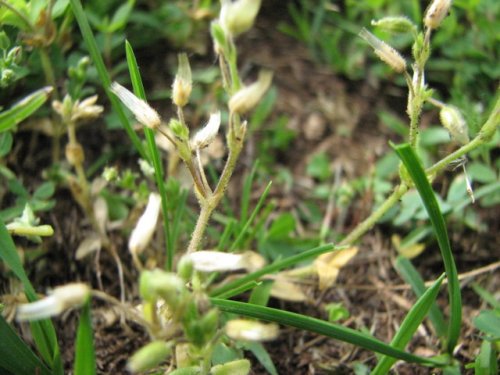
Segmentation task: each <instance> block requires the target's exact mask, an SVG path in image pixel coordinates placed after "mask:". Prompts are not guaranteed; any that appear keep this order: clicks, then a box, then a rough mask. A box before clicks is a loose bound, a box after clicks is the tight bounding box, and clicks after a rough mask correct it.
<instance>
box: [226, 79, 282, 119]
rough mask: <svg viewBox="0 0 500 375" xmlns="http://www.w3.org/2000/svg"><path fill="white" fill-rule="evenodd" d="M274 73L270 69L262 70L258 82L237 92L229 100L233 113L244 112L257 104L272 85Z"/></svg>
mask: <svg viewBox="0 0 500 375" xmlns="http://www.w3.org/2000/svg"><path fill="white" fill-rule="evenodd" d="M272 79H273V74H272V73H271V72H270V71H261V72H260V73H259V78H258V79H257V82H254V83H252V84H251V85H250V86H247V87H244V88H242V89H241V90H239V91H238V92H237V93H235V94H234V95H233V96H232V97H231V99H230V100H229V109H230V111H231V112H233V113H237V114H240V115H242V114H244V113H246V112H248V111H250V110H251V109H252V108H253V107H255V106H256V105H257V103H258V102H259V100H260V99H262V97H263V96H264V93H265V92H266V91H267V89H268V88H269V86H270V85H271V81H272Z"/></svg>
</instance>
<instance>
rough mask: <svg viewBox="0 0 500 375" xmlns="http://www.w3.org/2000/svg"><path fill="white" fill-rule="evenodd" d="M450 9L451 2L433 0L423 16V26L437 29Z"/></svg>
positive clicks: (449, 0)
mask: <svg viewBox="0 0 500 375" xmlns="http://www.w3.org/2000/svg"><path fill="white" fill-rule="evenodd" d="M450 8H451V0H433V1H432V3H431V5H429V7H428V8H427V11H426V12H425V16H424V25H425V26H427V27H428V28H429V29H437V28H438V27H439V25H441V22H443V19H444V18H445V17H446V16H447V15H448V12H449V10H450Z"/></svg>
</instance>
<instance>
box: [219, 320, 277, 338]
mask: <svg viewBox="0 0 500 375" xmlns="http://www.w3.org/2000/svg"><path fill="white" fill-rule="evenodd" d="M224 330H225V332H226V335H228V336H229V337H230V338H232V339H234V340H245V341H270V340H274V339H275V338H276V337H278V334H279V328H278V325H277V324H274V323H271V324H264V323H260V322H257V321H255V320H248V319H233V320H230V321H229V322H227V324H226V326H225V327H224Z"/></svg>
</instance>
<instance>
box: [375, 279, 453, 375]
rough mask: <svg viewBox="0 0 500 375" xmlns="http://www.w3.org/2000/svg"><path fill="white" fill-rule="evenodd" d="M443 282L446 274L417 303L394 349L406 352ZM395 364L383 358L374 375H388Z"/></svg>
mask: <svg viewBox="0 0 500 375" xmlns="http://www.w3.org/2000/svg"><path fill="white" fill-rule="evenodd" d="M443 280H444V274H443V275H441V277H439V279H437V280H436V281H435V282H434V284H432V286H431V287H430V288H429V289H427V290H426V291H425V292H424V293H423V294H422V296H421V297H420V298H419V299H418V300H417V301H416V302H415V304H414V305H413V307H412V308H411V310H410V311H409V312H408V314H407V315H406V317H405V319H404V320H403V323H401V327H399V330H398V332H397V333H396V335H394V338H393V339H392V341H391V346H392V347H393V348H397V349H401V350H404V348H405V347H406V345H407V344H408V343H409V342H410V340H411V338H412V337H413V335H414V334H415V331H416V330H417V328H418V326H419V325H420V323H422V321H423V320H424V318H425V316H426V315H427V313H428V312H429V310H430V308H431V307H432V306H434V301H435V300H436V297H437V295H438V293H439V288H440V287H441V283H442V282H443ZM394 362H396V359H395V358H392V357H389V356H386V355H385V356H383V357H382V358H380V360H379V362H378V363H377V366H375V368H374V369H373V371H372V375H384V374H388V373H389V370H390V369H391V367H392V365H393V364H394Z"/></svg>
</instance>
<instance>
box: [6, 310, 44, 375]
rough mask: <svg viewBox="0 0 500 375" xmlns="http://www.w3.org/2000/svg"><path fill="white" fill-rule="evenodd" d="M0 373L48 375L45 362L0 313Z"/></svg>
mask: <svg viewBox="0 0 500 375" xmlns="http://www.w3.org/2000/svg"><path fill="white" fill-rule="evenodd" d="M0 337H1V338H2V339H1V340H0V373H4V371H3V370H5V371H8V372H9V373H12V374H17V375H31V374H41V375H50V374H51V372H50V371H49V369H48V368H47V367H46V366H45V364H44V363H43V362H42V361H41V360H40V358H38V357H37V356H36V355H35V354H34V353H33V352H32V351H31V349H30V347H29V346H28V345H27V344H26V343H25V342H24V341H23V340H21V338H20V337H19V336H18V335H17V334H16V332H15V331H14V330H13V329H12V327H11V326H10V325H9V324H8V323H7V322H6V321H5V319H4V317H3V316H2V315H0Z"/></svg>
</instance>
